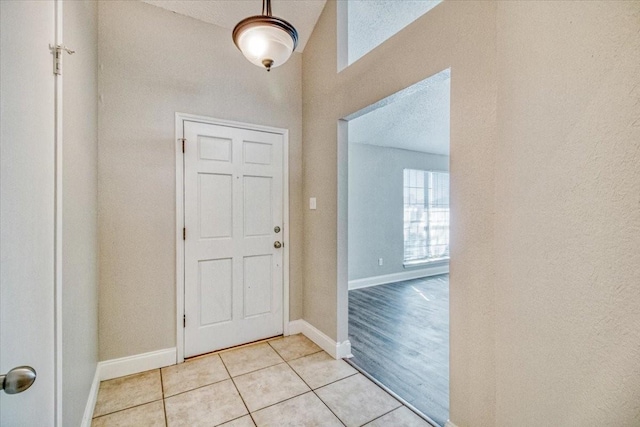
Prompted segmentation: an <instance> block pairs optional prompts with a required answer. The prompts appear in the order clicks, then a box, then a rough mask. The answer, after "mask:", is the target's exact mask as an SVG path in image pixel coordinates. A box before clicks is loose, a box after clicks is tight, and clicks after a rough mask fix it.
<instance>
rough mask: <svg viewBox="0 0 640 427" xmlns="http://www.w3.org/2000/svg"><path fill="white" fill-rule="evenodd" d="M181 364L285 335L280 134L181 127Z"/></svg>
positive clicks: (199, 125) (205, 126)
mask: <svg viewBox="0 0 640 427" xmlns="http://www.w3.org/2000/svg"><path fill="white" fill-rule="evenodd" d="M184 138H185V139H186V141H187V142H186V150H185V154H184V208H185V209H184V212H185V218H184V221H185V227H186V241H185V315H186V326H185V357H190V356H195V355H198V354H202V353H206V352H210V351H214V350H218V349H221V348H226V347H231V346H234V345H238V344H243V343H246V342H251V341H255V340H258V339H261V338H267V337H270V336H274V335H279V334H281V333H282V330H283V301H282V299H283V264H282V261H283V254H282V251H283V249H282V248H275V247H274V242H275V241H276V240H278V241H280V240H282V231H280V232H279V233H276V232H275V230H274V228H275V227H276V226H278V227H280V228H282V226H283V224H282V209H283V206H282V204H283V192H282V186H283V163H282V161H283V160H282V159H283V145H284V142H283V141H284V139H283V136H282V135H280V134H275V133H270V132H259V131H254V130H249V129H240V128H236V127H230V126H220V125H212V124H204V123H197V122H189V121H186V122H184Z"/></svg>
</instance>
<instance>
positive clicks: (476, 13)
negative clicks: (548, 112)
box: [302, 1, 497, 426]
mask: <svg viewBox="0 0 640 427" xmlns="http://www.w3.org/2000/svg"><path fill="white" fill-rule="evenodd" d="M495 12H496V10H495V4H494V3H490V2H455V1H445V2H444V3H442V4H440V5H439V6H437V7H436V8H434V9H433V10H432V11H431V12H429V13H428V14H426V15H424V16H422V17H421V18H419V19H418V20H417V21H415V22H413V23H412V24H411V25H409V26H408V27H406V28H405V29H404V30H403V31H402V32H400V33H399V34H397V35H396V36H394V37H392V38H391V39H389V40H388V41H386V42H385V43H384V44H382V45H381V46H379V47H378V48H376V49H375V50H374V51H372V52H371V53H369V54H368V55H366V56H365V57H363V58H362V59H360V60H359V61H357V62H356V63H354V64H353V65H351V66H350V67H348V68H347V69H345V70H344V71H342V72H340V73H337V71H336V69H337V66H336V2H335V1H329V2H328V3H327V5H326V7H325V10H324V11H323V13H322V15H321V17H320V19H319V22H318V24H317V25H316V29H315V30H314V33H313V35H312V37H311V40H310V41H309V44H307V46H306V48H305V52H304V54H303V64H302V87H303V165H304V167H303V170H304V188H303V196H304V198H305V201H306V200H307V199H308V198H309V197H317V202H318V208H317V210H315V211H310V210H307V209H305V211H304V234H305V239H304V280H305V287H304V318H305V320H307V321H308V322H310V323H311V324H313V325H314V326H315V327H317V328H319V329H320V330H322V331H323V332H324V333H326V334H327V335H329V336H330V337H332V338H334V339H335V338H336V337H337V336H338V330H337V328H338V325H337V321H336V314H335V313H336V307H337V299H338V297H337V286H336V275H337V266H336V265H337V262H336V257H337V253H336V247H337V238H338V236H337V219H336V218H337V193H336V189H337V186H338V183H337V178H336V175H337V159H338V155H337V153H338V150H337V148H338V147H337V133H338V130H337V121H338V119H340V118H342V117H344V116H346V115H348V114H351V113H353V112H356V111H358V110H360V109H362V108H363V107H366V106H368V105H369V104H372V103H374V102H376V101H378V100H380V99H382V98H385V97H387V96H389V95H391V94H393V93H395V92H397V91H398V90H401V89H403V88H405V87H407V86H410V85H412V84H414V83H416V82H418V81H420V80H423V79H425V78H427V77H429V76H431V75H433V74H435V73H437V72H439V71H442V70H444V69H446V68H449V67H451V163H450V168H451V169H450V171H451V193H452V194H451V196H452V198H451V206H452V217H451V221H452V231H451V285H450V286H451V418H452V419H453V420H454V421H456V422H457V423H459V425H460V426H466V425H474V426H491V425H494V421H495V418H494V416H495V414H494V408H495V387H494V385H495V365H494V346H495V340H494V327H493V325H494V313H493V306H494V279H493V276H494V274H493V264H492V261H493V236H494V233H493V221H492V218H493V211H494V206H493V194H494V178H493V174H494V171H493V164H494V145H495V129H496V125H495V120H496V113H495V112H496V93H497V90H496V83H495V77H496V70H495V48H496V46H495V17H496V15H495Z"/></svg>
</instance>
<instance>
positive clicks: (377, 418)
mask: <svg viewBox="0 0 640 427" xmlns="http://www.w3.org/2000/svg"><path fill="white" fill-rule="evenodd" d="M403 406H404V405H400V406H398V407H397V408H393V409H392V410H390V411H387V412H385V413H384V414H382V415H380V416H379V417H375V418H374V419H372V420H369V421H367V422H365V423H364V424H360V427H362V426H365V425H367V424H369V423H372V422H374V421H375V420H379V419H380V418H382V417H384V416H385V415H388V414H390V413H392V412H393V411H396V410H398V409H400V408H402V407H403Z"/></svg>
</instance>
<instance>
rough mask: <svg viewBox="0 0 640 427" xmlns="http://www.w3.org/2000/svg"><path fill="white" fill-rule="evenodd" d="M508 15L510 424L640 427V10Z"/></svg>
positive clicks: (501, 375)
mask: <svg viewBox="0 0 640 427" xmlns="http://www.w3.org/2000/svg"><path fill="white" fill-rule="evenodd" d="M497 16H498V18H497V29H498V33H497V34H498V38H497V41H498V44H497V46H498V50H497V52H498V58H497V59H498V62H497V64H498V66H497V69H498V81H499V92H498V129H499V131H498V137H499V138H498V146H497V148H496V150H495V153H496V162H495V163H496V199H495V206H496V208H497V209H496V218H495V227H494V241H495V250H496V282H495V283H496V362H497V363H496V367H497V369H496V384H497V386H496V399H497V410H496V424H497V425H499V426H515V425H517V426H538V425H541V423H542V424H547V425H555V426H595V425H615V426H638V425H640V309H639V307H640V2H637V1H636V2H631V1H630V2H613V1H607V2H504V3H500V4H499V6H498V14H497ZM454 351H455V350H454ZM455 368H456V367H455V365H454V366H452V369H454V370H455ZM453 414H454V416H455V415H456V414H455V412H454V413H453ZM454 420H455V418H454ZM470 425H475V424H473V423H470Z"/></svg>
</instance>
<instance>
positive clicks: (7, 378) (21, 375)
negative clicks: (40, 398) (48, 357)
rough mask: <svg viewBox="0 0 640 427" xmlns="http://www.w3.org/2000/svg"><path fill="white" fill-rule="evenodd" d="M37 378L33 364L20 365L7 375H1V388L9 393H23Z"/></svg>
mask: <svg viewBox="0 0 640 427" xmlns="http://www.w3.org/2000/svg"><path fill="white" fill-rule="evenodd" d="M35 380H36V370H35V369H33V368H32V367H31V366H18V367H17V368H13V369H12V370H10V371H9V372H7V373H6V375H0V390H4V392H5V393H7V394H17V393H22V392H23V391H25V390H26V389H28V388H29V387H31V384H33V383H34V381H35Z"/></svg>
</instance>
